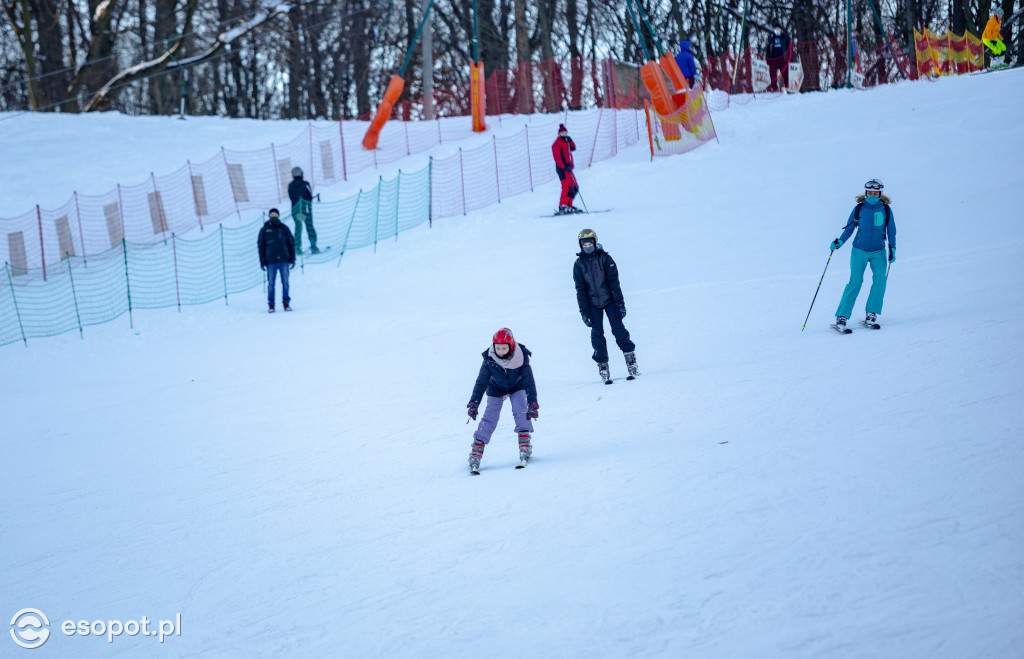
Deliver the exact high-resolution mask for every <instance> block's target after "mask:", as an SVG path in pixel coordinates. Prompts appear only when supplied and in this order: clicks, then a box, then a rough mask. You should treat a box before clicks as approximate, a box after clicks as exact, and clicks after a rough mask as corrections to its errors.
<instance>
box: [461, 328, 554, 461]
mask: <svg viewBox="0 0 1024 659" xmlns="http://www.w3.org/2000/svg"><path fill="white" fill-rule="evenodd" d="M530 354H531V353H530V351H529V350H527V349H526V346H524V345H518V346H517V345H516V340H515V338H513V337H512V330H510V329H508V328H507V327H502V328H501V329H500V330H498V331H497V332H495V333H494V336H493V337H491V347H490V348H488V349H487V350H485V351H484V353H483V357H484V363H483V364H481V365H480V373H479V374H477V376H476V384H474V385H473V393H472V395H470V397H469V404H468V405H466V409H467V410H468V412H467V413H468V414H469V418H471V419H473V420H476V415H477V413H478V411H479V409H480V401H481V399H483V396H484V393H485V392H486V393H487V408H486V409H485V410H484V418H482V419H480V425H479V426H478V427H477V429H476V432H475V433H473V448H472V450H471V451H470V454H469V470H470V471H471V472H473V473H474V474H475V473H479V469H480V459H481V458H482V457H483V455H484V446H486V445H487V444H488V443H490V441H491V435H492V434H493V433H494V429H495V428H496V427H497V426H498V417H499V416H500V415H501V407H502V405H503V404H504V401H505V398H508V399H509V400H510V401H511V403H512V416H513V418H515V420H516V433H517V434H518V435H519V462H520V466H526V463H528V462H529V461H530V456H531V455H533V447H532V446H531V445H530V433H532V432H533V423H532V422H531V419H536V418H537V410H538V409H539V408H540V406H539V405H538V404H537V385H536V383H535V382H534V380H533V368H532V367H531V366H530Z"/></svg>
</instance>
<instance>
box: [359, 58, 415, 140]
mask: <svg viewBox="0 0 1024 659" xmlns="http://www.w3.org/2000/svg"><path fill="white" fill-rule="evenodd" d="M403 89H405V79H404V78H402V77H401V76H395V75H393V76H391V82H389V83H388V88H387V91H385V92H384V100H382V101H381V102H380V105H378V106H377V114H375V115H374V116H373V121H371V122H370V127H369V128H367V129H366V135H364V136H363V147H364V148H366V149H369V150H371V151H372V150H373V149H376V148H377V138H378V137H380V129H381V128H383V127H384V124H386V123H387V121H388V119H390V118H391V108H392V107H394V105H395V101H397V100H398V97H399V96H401V95H402V90H403Z"/></svg>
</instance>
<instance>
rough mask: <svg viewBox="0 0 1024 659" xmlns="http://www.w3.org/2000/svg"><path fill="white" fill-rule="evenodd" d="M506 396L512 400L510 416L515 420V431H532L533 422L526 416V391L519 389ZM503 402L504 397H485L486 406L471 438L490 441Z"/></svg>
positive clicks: (484, 441)
mask: <svg viewBox="0 0 1024 659" xmlns="http://www.w3.org/2000/svg"><path fill="white" fill-rule="evenodd" d="M508 397H509V400H511V401H512V417H513V418H514V419H515V420H516V432H533V422H532V421H530V420H529V419H527V418H526V391H524V390H523V389H520V390H519V391H514V392H512V393H511V394H509V396H508ZM504 402H505V399H504V398H503V397H501V396H488V397H487V408H486V409H484V416H483V418H482V419H480V425H479V426H477V428H476V432H475V433H473V439H478V440H480V441H481V442H483V443H484V444H487V443H489V442H490V441H491V435H492V434H493V433H494V429H495V428H496V427H498V417H500V416H501V406H502V405H503V404H504Z"/></svg>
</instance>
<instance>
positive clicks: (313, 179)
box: [306, 121, 316, 187]
mask: <svg viewBox="0 0 1024 659" xmlns="http://www.w3.org/2000/svg"><path fill="white" fill-rule="evenodd" d="M306 128H307V129H308V130H309V185H310V186H311V187H312V186H315V185H316V167H315V166H314V165H315V163H316V158H314V157H313V122H312V121H310V122H309V123H307V124H306Z"/></svg>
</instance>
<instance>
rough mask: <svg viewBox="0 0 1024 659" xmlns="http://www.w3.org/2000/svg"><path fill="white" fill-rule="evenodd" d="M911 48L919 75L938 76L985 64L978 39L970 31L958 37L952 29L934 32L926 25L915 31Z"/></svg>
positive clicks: (975, 69)
mask: <svg viewBox="0 0 1024 659" xmlns="http://www.w3.org/2000/svg"><path fill="white" fill-rule="evenodd" d="M914 51H915V54H916V56H917V74H918V75H919V76H940V75H952V74H959V73H968V72H970V71H980V70H981V69H983V68H984V66H985V55H984V52H983V50H982V45H981V39H979V38H978V37H976V36H974V35H973V34H971V33H970V32H964V34H963V35H961V36H957V35H955V34H953V32H952V30H946V33H945V34H936V33H935V32H932V31H931V30H929V29H928V28H924V33H923V34H922V33H921V32H918V31H917V29H915V30H914Z"/></svg>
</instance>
